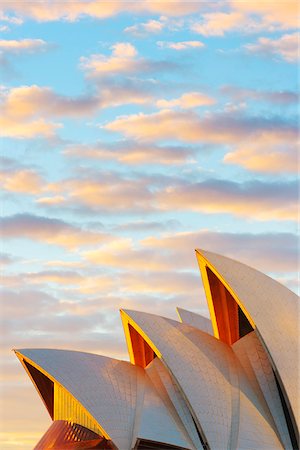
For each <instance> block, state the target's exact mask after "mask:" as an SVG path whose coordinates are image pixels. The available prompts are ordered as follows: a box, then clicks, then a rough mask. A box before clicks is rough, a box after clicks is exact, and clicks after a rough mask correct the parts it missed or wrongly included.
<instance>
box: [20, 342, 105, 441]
mask: <svg viewBox="0 0 300 450" xmlns="http://www.w3.org/2000/svg"><path fill="white" fill-rule="evenodd" d="M28 350H30V351H31V352H32V351H34V350H37V351H39V350H40V351H43V350H52V349H13V351H14V353H15V354H16V356H17V358H18V359H19V361H20V362H21V364H22V366H23V367H24V369H25V371H26V373H27V374H28V376H29V378H30V379H31V381H32V383H33V385H34V387H35V388H36V390H37V392H38V394H39V396H40V397H41V399H42V401H43V403H44V404H45V406H46V408H47V410H48V406H47V403H46V401H45V399H44V397H43V395H42V394H41V392H40V388H39V386H38V384H37V382H36V381H35V380H34V378H33V376H32V374H31V373H30V371H29V370H28V366H27V365H26V362H27V363H29V364H30V365H31V366H33V367H34V368H35V369H37V370H38V371H39V372H41V373H42V374H43V375H44V376H45V377H46V378H48V379H49V380H50V381H52V382H53V383H54V384H56V385H58V386H59V387H60V388H62V389H63V390H65V391H66V392H67V393H68V395H69V396H70V398H72V399H73V401H74V402H75V403H77V404H78V405H79V406H80V408H81V409H82V410H83V411H84V414H85V415H86V416H87V417H88V418H89V419H90V420H91V422H93V423H94V425H95V428H96V429H97V432H98V433H99V434H100V435H101V436H103V437H104V438H105V439H107V440H111V437H110V435H109V434H108V433H107V432H106V431H105V430H104V428H103V427H102V426H101V424H100V423H99V422H98V421H97V420H96V419H95V417H93V415H92V414H91V413H90V412H89V411H88V410H87V409H86V408H85V407H84V405H83V404H82V403H81V402H79V401H78V399H77V398H76V397H75V396H74V395H73V394H72V393H71V392H70V391H69V390H68V389H67V388H66V386H64V385H63V384H61V383H60V382H59V381H58V380H56V379H55V377H53V375H51V373H50V372H48V371H46V370H45V369H44V368H43V367H42V366H41V365H39V364H37V363H36V362H35V361H34V360H33V359H32V357H28V356H26V351H28ZM59 351H61V352H64V351H65V350H59ZM67 351H69V352H70V351H72V350H67ZM74 353H85V354H90V353H86V352H77V351H74ZM108 359H111V358H108ZM48 411H49V410H48ZM52 419H53V417H52ZM79 425H83V426H85V424H83V423H82V424H81V423H79ZM95 431H96V430H95Z"/></svg>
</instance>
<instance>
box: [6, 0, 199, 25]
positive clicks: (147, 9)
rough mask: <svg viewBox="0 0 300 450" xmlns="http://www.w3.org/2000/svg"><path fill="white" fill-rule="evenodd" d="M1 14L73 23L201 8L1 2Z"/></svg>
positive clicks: (183, 4) (161, 4)
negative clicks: (126, 15) (133, 14)
mask: <svg viewBox="0 0 300 450" xmlns="http://www.w3.org/2000/svg"><path fill="white" fill-rule="evenodd" d="M2 8H3V10H4V11H7V12H13V13H14V14H16V15H17V16H20V17H24V18H25V17H28V18H32V19H34V20H37V21H40V22H46V21H53V20H68V21H74V20H78V19H79V18H81V17H84V16H89V17H94V18H98V19H104V18H106V17H111V16H114V15H117V14H119V13H122V12H126V13H128V12H131V13H146V14H147V13H149V14H166V15H170V16H175V17H176V16H185V15H187V14H191V13H194V12H196V11H199V10H200V9H202V8H203V5H202V4H201V3H200V4H199V3H197V2H183V1H175V2H169V1H164V0H161V1H157V2H153V1H151V0H144V1H143V2H127V1H123V0H115V1H113V2H101V3H99V2H98V1H96V0H89V1H78V2H64V3H56V2H50V3H49V2H48V1H45V0H44V1H40V2H38V3H37V2H33V3H28V2H16V1H8V0H4V1H3V2H2Z"/></svg>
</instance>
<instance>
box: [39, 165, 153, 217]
mask: <svg viewBox="0 0 300 450" xmlns="http://www.w3.org/2000/svg"><path fill="white" fill-rule="evenodd" d="M47 188H48V190H49V191H50V192H51V191H52V192H53V201H52V200H51V196H48V197H46V199H45V197H42V198H40V199H38V200H37V202H38V203H40V204H45V205H47V206H48V207H50V206H61V207H64V208H66V207H68V208H70V209H73V210H75V211H76V210H79V211H82V210H85V209H86V210H88V211H94V212H95V211H98V212H99V211H109V212H111V213H117V214H120V212H126V211H131V212H134V211H149V210H151V199H152V193H151V191H150V188H149V181H148V180H147V179H143V178H138V177H124V176H122V175H120V174H118V173H108V172H107V173H101V174H98V175H95V174H89V176H88V175H86V176H85V177H82V178H79V177H78V178H72V179H69V180H65V181H61V182H59V183H53V184H49V185H48V186H47Z"/></svg>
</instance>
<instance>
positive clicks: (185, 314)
mask: <svg viewBox="0 0 300 450" xmlns="http://www.w3.org/2000/svg"><path fill="white" fill-rule="evenodd" d="M176 309H177V313H178V315H179V318H180V320H181V322H182V323H185V324H187V325H191V326H192V327H194V328H198V330H201V331H205V333H208V334H211V335H212V336H213V335H214V332H213V329H212V325H211V321H210V319H207V317H204V316H201V314H197V313H194V312H192V311H187V310H186V309H183V308H179V307H177V308H176Z"/></svg>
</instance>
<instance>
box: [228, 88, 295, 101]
mask: <svg viewBox="0 0 300 450" xmlns="http://www.w3.org/2000/svg"><path fill="white" fill-rule="evenodd" d="M220 91H221V93H222V94H224V95H227V96H230V97H231V98H233V99H234V100H235V101H244V100H255V101H259V102H267V103H272V104H274V105H282V106H285V105H286V106H288V105H293V104H298V102H299V94H298V92H294V91H262V90H259V89H253V88H240V87H238V86H233V85H228V86H223V87H222V88H221V89H220Z"/></svg>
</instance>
